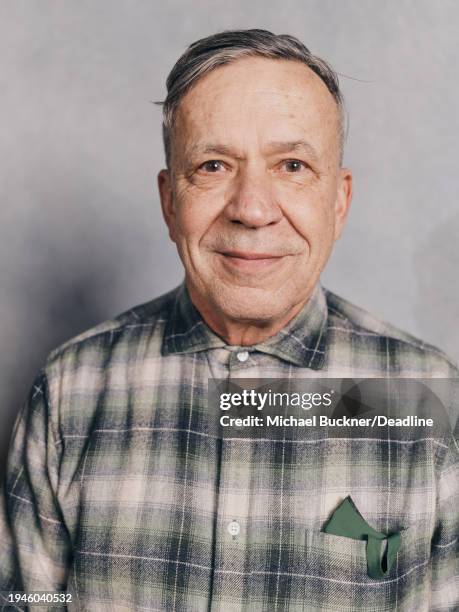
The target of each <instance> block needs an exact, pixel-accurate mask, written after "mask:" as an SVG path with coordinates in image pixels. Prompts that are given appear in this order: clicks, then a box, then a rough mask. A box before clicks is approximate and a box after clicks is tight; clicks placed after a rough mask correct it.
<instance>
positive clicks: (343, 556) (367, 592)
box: [305, 525, 430, 612]
mask: <svg viewBox="0 0 459 612" xmlns="http://www.w3.org/2000/svg"><path fill="white" fill-rule="evenodd" d="M400 533H401V542H400V547H399V550H398V552H397V556H396V559H395V561H394V563H393V565H392V567H391V568H390V570H389V572H388V574H387V576H385V577H384V578H381V579H377V580H375V579H373V578H370V577H369V576H368V568H367V555H366V545H367V543H366V541H363V540H353V539H351V538H346V537H343V536H337V535H332V534H328V533H323V532H321V531H314V530H307V531H306V535H305V549H306V559H305V566H306V576H307V580H306V587H305V589H306V590H305V601H306V602H309V608H308V607H306V608H305V609H310V610H314V609H317V610H319V609H327V610H328V609H329V610H334V609H336V610H356V609H371V610H373V611H377V610H395V609H399V610H413V609H416V611H417V612H422V611H423V610H428V600H429V583H430V579H429V549H430V538H429V537H426V531H425V527H421V526H417V525H413V526H410V527H409V528H407V529H404V530H403V531H401V532H400ZM321 602H322V603H321ZM333 602H335V604H336V608H334V607H333V605H334V604H333ZM327 606H329V607H327Z"/></svg>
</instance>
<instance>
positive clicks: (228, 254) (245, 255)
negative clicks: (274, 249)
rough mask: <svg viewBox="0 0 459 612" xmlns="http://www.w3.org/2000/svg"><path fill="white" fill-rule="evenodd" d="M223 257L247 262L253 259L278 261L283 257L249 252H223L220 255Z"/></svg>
mask: <svg viewBox="0 0 459 612" xmlns="http://www.w3.org/2000/svg"><path fill="white" fill-rule="evenodd" d="M221 255H224V256H225V257H233V258H236V259H246V260H249V261H252V260H255V259H279V258H280V257H283V255H275V254H273V253H251V252H249V251H224V252H222V253H221Z"/></svg>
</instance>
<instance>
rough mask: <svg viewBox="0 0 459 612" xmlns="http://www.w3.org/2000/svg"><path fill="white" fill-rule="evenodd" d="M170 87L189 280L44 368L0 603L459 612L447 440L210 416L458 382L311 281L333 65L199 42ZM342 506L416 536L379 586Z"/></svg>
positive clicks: (171, 158) (18, 431)
mask: <svg viewBox="0 0 459 612" xmlns="http://www.w3.org/2000/svg"><path fill="white" fill-rule="evenodd" d="M167 87H168V94H167V98H166V100H165V103H164V109H163V110H164V143H165V149H166V160H167V169H164V170H161V172H160V173H159V176H158V184H159V191H160V197H161V205H162V210H163V214H164V218H165V221H166V224H167V227H168V230H169V235H170V238H171V240H173V241H174V242H175V244H176V245H177V250H178V253H179V255H180V258H181V260H182V262H183V265H184V268H185V281H184V283H183V285H182V286H180V287H179V288H177V289H175V290H173V291H171V292H170V293H168V294H166V295H163V296H161V297H159V298H158V299H155V300H153V301H151V302H148V303H146V304H143V305H140V306H137V307H134V308H132V309H131V310H129V311H128V312H126V313H124V314H122V315H119V316H118V317H116V318H115V319H113V320H111V321H108V322H105V323H102V324H101V325H99V326H97V327H95V328H93V329H91V330H89V331H87V332H86V333H84V334H82V335H80V336H78V337H77V338H74V339H72V340H70V341H69V342H67V343H66V344H64V345H62V346H60V347H59V348H57V349H56V350H54V351H53V352H52V353H51V355H50V356H49V358H48V360H47V362H46V364H45V365H44V367H43V369H42V370H41V372H40V373H39V375H38V376H37V379H36V381H35V383H34V385H33V388H32V390H31V393H30V397H29V400H28V402H27V404H26V406H25V408H24V410H23V412H22V413H21V415H20V416H19V418H18V421H17V425H16V428H15V432H14V435H13V439H12V444H11V451H10V457H9V465H8V474H7V479H6V483H5V503H4V517H3V519H2V522H1V543H0V590H1V591H3V594H2V597H3V600H4V602H5V605H6V607H8V602H11V601H14V600H13V599H12V595H11V594H10V593H11V592H13V591H21V592H24V593H25V594H26V595H27V594H30V593H32V592H34V591H52V592H57V591H59V592H63V593H64V594H65V593H67V594H68V595H65V597H67V600H66V605H67V606H68V607H69V608H70V609H72V608H73V609H76V610H90V611H97V610H110V611H111V610H130V609H133V610H161V611H175V610H177V611H178V610H180V611H186V612H192V611H201V610H202V611H204V610H215V611H216V610H219V611H222V612H231V611H242V610H250V611H252V610H253V611H256V610H267V611H271V610H339V611H342V610H372V611H377V610H392V609H394V610H395V609H398V610H409V611H411V610H414V609H417V610H437V609H438V610H440V609H441V610H453V609H455V606H456V605H457V600H456V594H455V591H454V588H453V580H454V560H455V545H454V541H455V536H456V533H455V519H456V518H457V507H456V506H454V503H453V495H454V488H455V486H456V484H457V483H456V484H455V480H454V467H455V466H456V465H457V460H456V458H455V455H454V446H453V444H454V440H453V438H452V436H451V435H450V436H449V437H448V436H445V438H444V439H442V440H438V439H434V438H433V437H428V436H421V437H419V436H418V437H417V438H416V439H412V440H409V441H403V440H399V439H391V437H390V436H387V435H385V436H384V437H383V439H380V438H378V437H373V438H370V437H353V438H349V439H344V438H337V437H334V438H332V437H327V436H326V435H324V436H322V437H319V438H314V439H311V440H304V441H303V443H296V444H294V443H292V442H289V441H287V440H285V439H284V440H279V439H277V440H275V439H272V440H270V439H252V438H250V437H245V438H244V437H237V436H235V437H231V436H227V437H223V436H218V435H213V433H212V430H211V428H210V427H209V422H211V421H212V415H211V414H210V412H211V411H212V410H213V409H214V407H212V406H210V405H208V403H207V384H208V380H209V379H229V378H238V377H245V378H256V377H260V376H263V377H267V378H286V379H288V378H302V377H304V378H313V377H318V378H319V377H322V378H323V377H356V378H371V377H419V376H424V377H429V378H432V377H445V378H451V377H456V376H458V372H457V370H456V369H455V367H454V365H453V364H452V363H451V362H450V361H449V360H448V358H447V357H446V356H445V355H443V354H442V353H441V352H440V351H439V350H438V349H436V348H434V347H432V346H430V345H427V344H424V343H423V342H421V341H419V340H417V339H415V338H413V337H412V336H410V335H408V334H406V333H404V332H401V331H399V330H397V329H395V328H393V327H392V326H390V325H389V324H386V323H384V322H382V321H380V320H378V319H377V318H375V317H373V316H371V315H370V314H368V313H367V312H365V311H363V310H362V309H360V308H358V307H356V306H354V305H352V304H350V303H349V302H347V301H345V300H343V299H342V298H340V297H338V296H336V295H334V294H333V293H331V292H329V291H327V290H326V289H324V288H323V287H322V286H321V284H320V281H319V278H320V274H321V272H322V270H323V269H324V266H325V265H326V263H327V261H328V258H329V256H330V253H331V250H332V247H333V244H334V242H335V240H337V239H338V238H339V236H340V234H341V232H342V229H343V226H344V223H345V220H346V216H347V213H348V210H349V204H350V201H351V194H352V175H351V172H350V170H349V169H346V168H343V167H342V148H343V133H344V125H343V124H344V119H343V101H342V96H341V93H340V90H339V87H338V80H337V78H336V75H335V73H334V72H333V71H332V69H331V68H330V67H329V66H328V64H327V63H326V62H324V61H323V60H321V59H320V58H318V57H315V56H314V55H312V54H311V53H310V52H309V51H308V49H307V48H306V47H305V46H304V45H303V44H301V43H300V42H299V41H298V40H297V39H295V38H293V37H292V36H286V35H282V36H276V35H274V34H272V33H270V32H267V31H263V30H248V31H234V32H223V33H219V34H216V35H214V36H210V37H208V38H205V39H203V40H200V41H198V42H196V43H194V44H193V45H191V46H190V47H189V48H188V49H187V51H186V52H185V53H184V54H183V55H182V57H181V58H180V59H179V60H178V62H177V63H176V65H175V66H174V68H173V70H172V72H171V73H170V75H169V77H168V80H167ZM349 497H350V498H351V500H352V503H351V502H350V501H349V502H346V503H347V505H346V506H344V505H343V506H341V507H342V509H343V512H344V510H346V511H350V512H354V514H353V516H354V517H357V520H360V518H361V519H362V521H364V522H365V525H369V526H370V527H369V528H368V529H370V531H369V532H368V534H367V535H366V536H365V535H364V537H363V539H365V538H366V539H367V540H369V539H370V535H369V534H374V533H380V532H381V533H382V536H381V537H383V538H385V537H388V538H389V536H390V534H394V533H395V532H397V534H401V540H400V537H399V535H397V542H396V544H397V546H396V548H394V554H393V559H392V561H393V563H392V562H391V564H390V565H389V564H387V566H386V568H385V569H384V571H381V573H380V574H378V575H376V576H375V575H372V574H371V572H370V575H369V574H368V571H367V559H366V557H365V542H364V541H359V540H358V539H355V538H354V539H353V538H352V537H351V536H349V537H347V536H346V534H344V535H343V534H341V535H340V531H339V525H338V527H336V525H337V524H338V522H339V520H338V515H336V516H335V518H336V520H335V522H334V523H333V526H332V527H331V528H330V529H329V531H328V533H324V529H323V527H324V525H326V524H327V521H328V520H330V516H331V515H332V513H333V512H334V510H335V509H336V507H337V502H339V501H340V500H341V501H342V500H348V499H349ZM357 509H358V510H357ZM359 515H360V518H358V517H359ZM331 524H332V523H330V525H331ZM365 533H366V532H365ZM361 539H362V538H361ZM388 541H389V547H390V543H391V542H392V540H390V538H389V540H388ZM394 541H395V540H394ZM390 554H391V553H390V551H389V556H390ZM379 561H380V560H379V558H378V559H376V561H375V562H376V564H377V565H378V564H379ZM368 567H369V562H368ZM22 601H24V600H22ZM11 605H12V609H13V608H14V606H13V604H11Z"/></svg>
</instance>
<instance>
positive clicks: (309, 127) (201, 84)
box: [174, 57, 339, 152]
mask: <svg viewBox="0 0 459 612" xmlns="http://www.w3.org/2000/svg"><path fill="white" fill-rule="evenodd" d="M338 128H339V111H338V107H337V104H336V102H335V100H334V98H333V96H332V95H331V93H330V92H329V91H328V89H327V87H326V85H325V83H324V82H323V81H322V79H321V78H320V77H319V76H318V75H317V74H315V73H314V72H313V71H312V70H311V69H310V68H308V67H307V66H306V65H305V64H303V63H301V62H298V61H291V60H273V59H267V58H261V57H249V58H241V59H238V60H236V61H234V62H233V63H231V64H229V65H225V66H221V67H219V68H216V69H215V70H213V71H211V72H210V73H208V74H207V75H205V76H204V77H202V78H201V79H200V80H199V81H198V82H197V83H196V84H195V85H194V86H193V88H192V89H191V90H190V91H189V92H188V93H187V94H186V95H185V96H184V97H183V99H182V100H181V102H180V104H179V107H178V110H177V114H176V121H175V126H174V140H176V141H177V144H178V142H180V147H184V148H185V149H189V147H193V148H199V145H200V144H201V143H204V142H207V141H209V140H213V139H217V140H219V141H222V142H223V143H227V144H230V145H234V146H241V147H244V146H248V145H249V143H253V142H254V141H256V142H257V143H258V145H260V144H262V143H263V142H264V141H276V140H297V139H306V140H308V141H310V142H311V143H312V144H314V146H315V147H316V149H318V150H319V151H320V150H322V151H323V152H325V151H327V150H328V149H330V147H332V148H334V147H336V145H337V140H338V137H337V134H338V131H339V130H338Z"/></svg>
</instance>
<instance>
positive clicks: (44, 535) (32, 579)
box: [0, 371, 71, 604]
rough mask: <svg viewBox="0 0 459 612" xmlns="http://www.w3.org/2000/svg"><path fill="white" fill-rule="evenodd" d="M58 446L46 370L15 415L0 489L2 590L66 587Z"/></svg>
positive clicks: (66, 550)
mask: <svg viewBox="0 0 459 612" xmlns="http://www.w3.org/2000/svg"><path fill="white" fill-rule="evenodd" d="M59 450H60V444H59V440H58V439H57V438H56V436H55V433H54V430H53V426H52V422H51V414H50V407H49V395H48V385H47V380H46V376H45V374H44V372H43V371H42V372H40V373H39V375H38V376H37V377H36V379H35V381H34V384H33V386H32V388H31V390H30V393H29V397H28V399H27V401H26V403H25V405H24V407H23V409H22V411H21V412H20V414H19V415H18V417H17V419H16V423H15V427H14V430H13V435H12V439H11V443H10V449H9V454H8V463H7V471H6V477H5V479H4V484H3V486H2V489H1V492H0V592H1V591H4V592H5V591H6V592H8V591H26V592H30V591H58V590H65V587H66V584H67V574H68V568H69V565H70V559H71V545H70V544H71V542H70V538H69V533H68V530H67V529H66V526H65V523H64V521H63V517H62V513H61V510H60V508H59V503H58V500H57V485H58V466H59ZM3 598H4V597H3ZM0 603H3V604H5V603H6V602H5V601H3V602H0Z"/></svg>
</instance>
